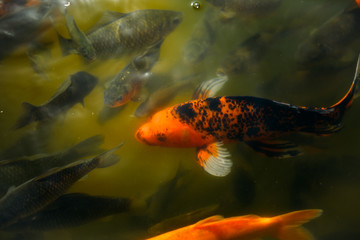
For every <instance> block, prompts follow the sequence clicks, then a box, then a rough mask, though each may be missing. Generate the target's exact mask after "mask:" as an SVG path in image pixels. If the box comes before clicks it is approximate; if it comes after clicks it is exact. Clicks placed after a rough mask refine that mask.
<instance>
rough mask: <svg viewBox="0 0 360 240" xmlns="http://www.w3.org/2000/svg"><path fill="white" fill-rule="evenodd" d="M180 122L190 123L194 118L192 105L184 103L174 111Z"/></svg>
mask: <svg viewBox="0 0 360 240" xmlns="http://www.w3.org/2000/svg"><path fill="white" fill-rule="evenodd" d="M175 112H177V113H178V114H179V116H180V118H181V119H182V120H184V121H185V122H190V121H192V120H193V119H194V118H195V117H196V115H197V114H196V112H195V111H194V109H193V104H192V103H185V104H182V105H180V106H178V107H177V108H176V110H175Z"/></svg>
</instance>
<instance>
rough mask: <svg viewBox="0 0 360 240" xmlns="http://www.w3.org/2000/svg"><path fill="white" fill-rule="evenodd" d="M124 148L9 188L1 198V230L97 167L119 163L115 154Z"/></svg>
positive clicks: (44, 205) (58, 195) (46, 173)
mask: <svg viewBox="0 0 360 240" xmlns="http://www.w3.org/2000/svg"><path fill="white" fill-rule="evenodd" d="M121 145H122V144H121ZM121 145H119V146H117V147H115V148H113V149H111V150H109V151H107V152H104V153H102V154H100V155H98V156H97V157H94V158H92V159H88V160H79V161H76V162H74V163H71V164H69V165H67V166H65V167H61V168H53V169H50V170H49V171H47V172H45V173H44V174H42V175H40V176H38V177H35V178H33V179H30V180H29V181H27V182H25V183H23V184H21V185H19V186H17V187H13V188H10V189H9V191H8V192H7V193H6V195H5V196H4V197H2V198H1V199H0V229H4V228H6V227H8V226H10V225H11V224H13V223H15V222H17V221H18V220H20V219H22V218H25V217H27V216H30V215H32V214H34V213H36V212H38V211H39V210H41V209H43V208H44V207H46V206H47V205H49V204H50V203H52V202H53V201H55V200H56V199H57V198H58V197H60V196H61V195H63V194H64V193H65V192H66V191H67V190H68V189H69V188H70V187H71V186H72V185H73V184H74V183H75V182H76V181H78V180H79V179H81V178H82V177H84V176H85V175H86V174H88V173H89V172H90V171H92V170H94V169H95V168H103V167H108V166H111V165H113V164H115V163H117V162H118V161H119V158H118V157H117V156H116V155H113V153H114V152H115V151H116V150H117V149H118V148H119V147H120V146H121Z"/></svg>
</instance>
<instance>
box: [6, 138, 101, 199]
mask: <svg viewBox="0 0 360 240" xmlns="http://www.w3.org/2000/svg"><path fill="white" fill-rule="evenodd" d="M103 140H104V137H103V136H101V135H96V136H93V137H90V138H88V139H86V140H84V141H82V142H80V143H78V144H76V145H75V146H73V147H71V148H69V149H66V150H64V151H61V152H57V153H53V154H37V155H34V156H29V157H21V158H18V159H11V160H4V161H0V197H2V196H3V195H4V194H5V193H6V191H7V190H8V189H9V188H10V187H12V186H19V185H20V184H22V183H24V182H26V181H28V180H29V179H32V178H34V177H37V176H39V175H40V174H42V173H44V172H46V171H47V170H49V169H51V168H54V167H62V166H65V165H67V164H70V163H72V162H75V161H76V160H79V159H83V158H84V157H86V156H90V155H94V154H99V153H100V152H101V149H99V145H100V144H102V142H103Z"/></svg>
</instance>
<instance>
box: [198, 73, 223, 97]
mask: <svg viewBox="0 0 360 240" xmlns="http://www.w3.org/2000/svg"><path fill="white" fill-rule="evenodd" d="M227 80H228V77H227V75H225V74H218V76H217V77H216V78H212V79H210V80H208V81H205V82H203V83H201V84H200V86H198V87H197V88H196V89H195V91H194V94H193V97H192V99H193V100H195V99H205V98H208V97H213V96H215V94H216V93H217V92H218V91H219V90H220V89H221V88H222V86H224V84H225V83H226V81H227Z"/></svg>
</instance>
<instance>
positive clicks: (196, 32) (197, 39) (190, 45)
mask: <svg viewBox="0 0 360 240" xmlns="http://www.w3.org/2000/svg"><path fill="white" fill-rule="evenodd" d="M216 21H218V19H217V18H216V16H215V14H214V13H213V12H212V11H211V10H208V11H207V12H205V14H204V15H203V17H202V18H201V19H200V21H198V23H196V25H195V26H194V29H193V32H192V34H191V36H190V39H189V40H188V41H187V42H186V43H185V46H184V48H183V51H182V57H183V60H184V62H185V63H186V64H194V63H198V62H200V61H202V60H203V59H204V58H205V57H206V55H207V54H208V53H209V49H210V47H211V46H212V44H213V43H214V41H215V29H216V27H218V26H217V25H216Z"/></svg>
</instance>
